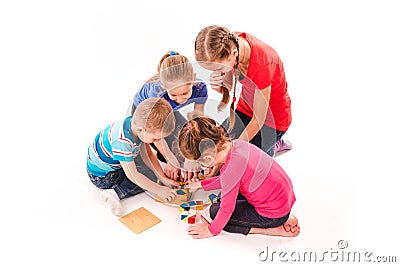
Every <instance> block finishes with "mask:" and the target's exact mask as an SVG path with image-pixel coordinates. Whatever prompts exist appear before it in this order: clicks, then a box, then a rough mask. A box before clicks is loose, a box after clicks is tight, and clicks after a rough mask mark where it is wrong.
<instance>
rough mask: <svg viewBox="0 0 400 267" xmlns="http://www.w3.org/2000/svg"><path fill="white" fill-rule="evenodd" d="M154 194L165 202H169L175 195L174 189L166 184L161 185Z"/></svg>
mask: <svg viewBox="0 0 400 267" xmlns="http://www.w3.org/2000/svg"><path fill="white" fill-rule="evenodd" d="M156 194H157V196H158V197H159V198H161V200H163V201H165V202H171V201H172V200H173V199H174V198H175V197H176V191H175V190H174V189H171V188H169V187H166V186H161V187H160V188H159V189H158V190H157V192H156Z"/></svg>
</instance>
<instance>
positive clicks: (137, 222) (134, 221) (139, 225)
mask: <svg viewBox="0 0 400 267" xmlns="http://www.w3.org/2000/svg"><path fill="white" fill-rule="evenodd" d="M118 220H119V221H120V222H121V223H123V224H124V225H125V226H126V227H128V228H129V229H130V230H131V231H133V232H134V233H135V234H139V233H141V232H143V231H144V230H147V229H149V228H150V227H152V226H154V225H156V224H158V223H159V222H161V220H160V219H159V218H158V217H157V216H155V215H154V214H153V213H151V212H150V211H148V210H147V209H145V208H144V207H141V208H138V209H137V210H134V211H132V212H131V213H128V214H126V215H124V216H122V217H121V218H119V219H118Z"/></svg>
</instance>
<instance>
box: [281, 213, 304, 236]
mask: <svg viewBox="0 0 400 267" xmlns="http://www.w3.org/2000/svg"><path fill="white" fill-rule="evenodd" d="M283 228H284V229H285V231H286V232H292V233H295V232H297V231H298V228H300V226H299V220H297V218H296V216H294V215H293V214H290V217H289V219H288V220H287V221H286V222H285V223H284V224H283Z"/></svg>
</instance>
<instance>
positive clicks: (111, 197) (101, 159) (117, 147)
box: [87, 98, 177, 216]
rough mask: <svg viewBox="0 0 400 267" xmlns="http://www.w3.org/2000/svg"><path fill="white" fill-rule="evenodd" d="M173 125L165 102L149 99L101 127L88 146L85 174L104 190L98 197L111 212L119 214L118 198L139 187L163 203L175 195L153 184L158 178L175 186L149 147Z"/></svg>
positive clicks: (139, 189)
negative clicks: (122, 118)
mask: <svg viewBox="0 0 400 267" xmlns="http://www.w3.org/2000/svg"><path fill="white" fill-rule="evenodd" d="M174 127H175V118H174V114H173V112H172V108H171V106H170V105H169V104H168V102H167V101H166V100H165V99H161V98H149V99H146V100H144V101H143V102H141V103H140V104H139V105H138V106H137V108H136V110H135V112H134V114H133V115H132V116H129V117H127V118H125V119H124V120H122V121H117V122H114V123H112V124H111V125H109V126H107V127H106V128H105V129H103V130H102V131H101V132H100V133H98V134H97V136H96V137H95V139H94V140H93V141H92V143H91V144H90V145H89V148H88V155H87V173H88V175H89V177H90V180H91V181H92V183H93V184H94V185H95V186H97V187H98V188H100V189H105V190H103V191H102V193H101V197H102V199H103V201H105V202H106V203H107V204H108V205H109V206H110V208H111V212H112V213H113V214H114V215H116V216H121V215H122V214H123V209H122V207H121V204H120V199H123V198H127V197H130V196H134V195H136V194H138V193H141V192H143V190H147V191H150V192H151V193H154V194H156V195H157V196H159V197H160V198H161V199H163V200H164V201H166V202H169V201H171V200H172V199H174V198H175V196H176V192H175V190H173V189H171V188H170V187H168V186H163V185H160V184H158V183H157V179H159V180H160V181H162V182H163V184H165V185H168V184H171V185H177V182H175V181H173V180H171V179H169V178H167V177H166V176H165V174H164V172H163V170H162V168H161V166H160V163H159V161H158V160H157V158H156V156H155V155H154V154H153V153H152V151H151V148H150V146H149V144H150V143H153V142H157V141H159V140H160V139H162V138H165V137H166V136H168V135H169V134H171V133H172V131H173V130H174ZM139 153H140V155H139V156H138V154H139ZM143 162H144V164H143ZM145 165H147V167H146V166H145Z"/></svg>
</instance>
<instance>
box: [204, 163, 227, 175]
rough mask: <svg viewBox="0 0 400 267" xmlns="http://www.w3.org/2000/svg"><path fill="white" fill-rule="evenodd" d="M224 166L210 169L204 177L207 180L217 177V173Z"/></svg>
mask: <svg viewBox="0 0 400 267" xmlns="http://www.w3.org/2000/svg"><path fill="white" fill-rule="evenodd" d="M223 165H224V164H220V165H216V166H213V167H211V168H209V169H208V172H207V173H204V176H205V177H207V178H210V177H213V176H215V175H217V173H218V172H219V170H220V169H221V168H222V166H223Z"/></svg>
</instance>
